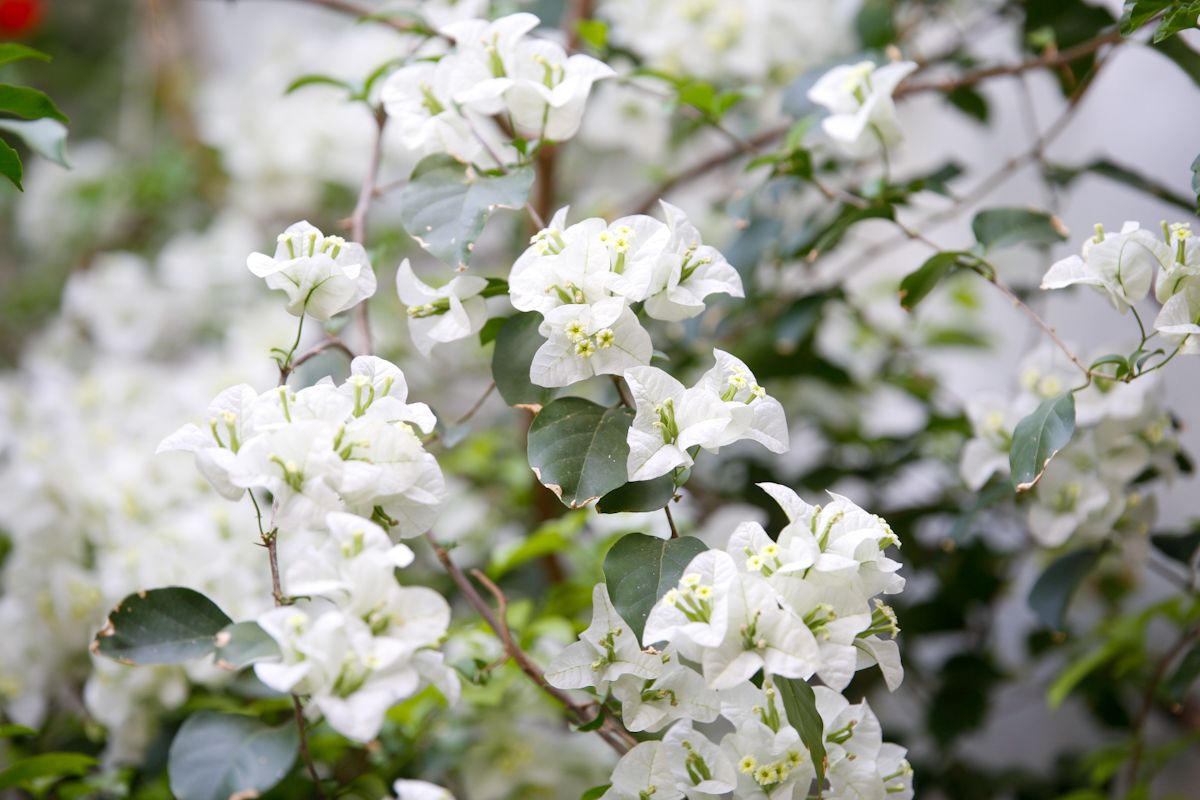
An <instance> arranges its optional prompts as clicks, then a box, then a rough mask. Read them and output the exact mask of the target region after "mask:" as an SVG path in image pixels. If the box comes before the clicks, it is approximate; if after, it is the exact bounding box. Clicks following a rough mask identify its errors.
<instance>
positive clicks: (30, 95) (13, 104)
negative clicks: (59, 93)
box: [0, 83, 68, 123]
mask: <svg viewBox="0 0 1200 800" xmlns="http://www.w3.org/2000/svg"><path fill="white" fill-rule="evenodd" d="M0 111H3V112H4V113H6V114H12V115H14V116H17V117H21V118H22V119H42V118H43V117H50V118H51V119H56V120H58V121H59V122H63V123H66V122H67V121H68V120H67V118H66V117H65V116H64V115H63V113H62V112H61V111H59V110H58V106H56V105H54V101H53V100H51V99H50V98H49V97H47V96H46V95H45V94H43V93H42V92H39V91H38V90H37V89H30V88H29V87H28V86H11V85H9V84H7V83H0Z"/></svg>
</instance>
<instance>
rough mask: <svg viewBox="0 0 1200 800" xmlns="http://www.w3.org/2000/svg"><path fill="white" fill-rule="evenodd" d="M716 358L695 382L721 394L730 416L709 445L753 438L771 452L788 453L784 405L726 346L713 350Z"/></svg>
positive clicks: (713, 445)
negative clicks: (768, 391)
mask: <svg viewBox="0 0 1200 800" xmlns="http://www.w3.org/2000/svg"><path fill="white" fill-rule="evenodd" d="M713 358H714V359H715V360H716V363H715V364H714V365H713V368H712V369H710V370H709V371H708V372H706V373H704V375H703V376H701V378H700V381H699V383H697V384H696V385H697V386H702V387H704V388H706V389H708V390H709V391H711V392H712V393H713V394H715V395H716V396H717V397H719V398H721V401H722V402H724V404H725V407H726V408H727V409H729V413H730V417H731V419H730V423H729V426H728V427H727V428H725V430H724V431H723V432H722V434H721V436H719V437H718V438H717V440H716V441H714V442H712V443H711V444H710V445H709V446H710V447H711V448H714V449H715V448H716V447H723V446H725V445H727V444H733V443H734V442H736V441H740V440H742V439H750V440H751V441H755V442H758V443H759V444H761V445H762V446H763V447H765V448H767V449H768V450H770V451H771V452H772V453H786V452H787V451H788V448H789V446H790V445H789V440H788V429H787V416H786V415H785V414H784V413H783V406H782V405H780V403H779V401H778V400H776V399H775V398H774V397H771V396H769V395H768V394H767V391H766V389H764V388H763V387H761V386H759V385H758V382H757V381H756V380H755V379H754V374H753V373H752V372H750V369H749V368H748V367H747V366H746V365H745V363H744V362H742V361H741V359H738V358H736V357H734V356H732V355H730V354H729V353H726V352H725V351H724V350H713Z"/></svg>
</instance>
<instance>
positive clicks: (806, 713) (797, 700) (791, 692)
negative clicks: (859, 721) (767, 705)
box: [775, 678, 825, 787]
mask: <svg viewBox="0 0 1200 800" xmlns="http://www.w3.org/2000/svg"><path fill="white" fill-rule="evenodd" d="M775 689H776V691H778V692H779V699H780V700H782V701H783V709H784V711H786V712H787V718H788V722H790V723H791V724H792V727H793V728H795V729H796V730H797V732H799V734H800V741H802V742H804V746H805V747H806V748H808V754H809V755H810V756H811V757H812V762H813V767H815V768H816V770H817V786H818V787H820V786H822V785H824V783H825V724H824V723H823V722H822V721H821V715H820V714H819V713H818V712H817V697H816V695H815V694H814V693H813V690H812V687H811V686H809V685H808V684H807V683H805V682H804V681H802V680H798V679H796V678H776V680H775Z"/></svg>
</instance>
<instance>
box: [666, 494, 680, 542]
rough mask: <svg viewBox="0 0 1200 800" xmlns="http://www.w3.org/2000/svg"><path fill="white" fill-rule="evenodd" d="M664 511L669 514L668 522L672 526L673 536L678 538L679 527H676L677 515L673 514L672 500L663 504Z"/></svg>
mask: <svg viewBox="0 0 1200 800" xmlns="http://www.w3.org/2000/svg"><path fill="white" fill-rule="evenodd" d="M663 511H664V512H665V513H666V515H667V524H668V525H670V526H671V538H672V539H678V538H679V529H678V528H676V527H675V517H673V516H671V501H669V500H668V501H667V504H666V505H665V506H663Z"/></svg>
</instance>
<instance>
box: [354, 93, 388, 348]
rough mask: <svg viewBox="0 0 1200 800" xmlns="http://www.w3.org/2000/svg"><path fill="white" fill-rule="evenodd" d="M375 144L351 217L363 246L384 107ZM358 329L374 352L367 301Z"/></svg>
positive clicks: (380, 152) (377, 122)
mask: <svg viewBox="0 0 1200 800" xmlns="http://www.w3.org/2000/svg"><path fill="white" fill-rule="evenodd" d="M374 114H375V142H374V144H373V145H372V146H371V161H370V163H369V165H368V167H367V174H366V175H365V176H364V177H363V182H362V187H361V188H360V189H359V191H358V202H357V203H356V204H355V206H354V213H352V214H351V215H350V238H351V239H352V240H354V241H355V242H358V243H359V244H361V245H363V246H364V247H365V246H366V244H367V213H368V212H369V211H370V210H371V201H372V200H373V199H374V198H375V183H376V181H378V180H379V167H380V164H381V163H382V162H383V131H384V128H386V127H387V120H388V117H387V112H385V111H384V110H383V108H382V107H380V108H376V109H374ZM356 313H357V316H358V329H359V333H360V335H361V337H362V340H363V352H364V353H370V352H372V351H373V350H374V347H373V346H372V341H371V322H370V319H369V318H368V316H367V301H366V300H364V301H362V302H361V303H359V304H358V306H357V309H356Z"/></svg>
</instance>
